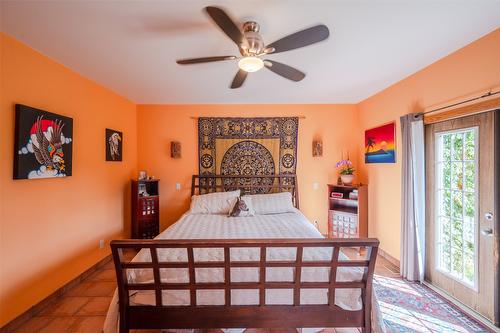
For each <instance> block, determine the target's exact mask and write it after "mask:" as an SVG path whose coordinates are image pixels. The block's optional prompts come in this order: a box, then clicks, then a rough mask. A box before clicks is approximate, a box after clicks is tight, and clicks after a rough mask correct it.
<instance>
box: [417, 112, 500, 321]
mask: <svg viewBox="0 0 500 333" xmlns="http://www.w3.org/2000/svg"><path fill="white" fill-rule="evenodd" d="M493 117H494V114H493V112H489V113H483V114H479V115H474V116H468V117H464V118H459V119H454V120H448V121H444V122H440V123H436V124H432V125H427V126H426V179H427V184H426V187H427V189H426V252H427V259H426V280H427V281H428V282H430V283H431V284H433V285H434V286H436V287H438V288H440V289H442V290H443V291H445V292H446V293H448V294H449V295H450V296H452V297H454V298H456V299H457V300H459V301H460V302H462V303H463V304H465V305H466V306H468V307H470V308H471V309H473V310H475V311H476V312H478V313H479V314H481V315H483V316H484V317H486V318H488V319H489V320H491V321H493V319H494V299H495V295H494V274H495V271H494V267H495V258H494V255H493V253H494V237H493V236H492V235H493V225H494V223H493V222H494V221H493V220H494V216H493V209H494V205H495V202H494V187H493V184H494V181H493V179H494V148H493V142H494V131H493Z"/></svg>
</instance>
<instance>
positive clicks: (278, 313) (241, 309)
mask: <svg viewBox="0 0 500 333" xmlns="http://www.w3.org/2000/svg"><path fill="white" fill-rule="evenodd" d="M378 245H379V241H378V240H377V239H239V240H235V239H232V240H214V239H206V240H115V241H112V242H111V249H112V253H113V260H114V263H115V268H116V275H117V282H118V292H119V301H120V306H119V309H120V332H128V331H129V329H161V328H163V329H184V328H199V329H203V328H205V329H206V328H299V327H360V328H362V329H363V331H364V332H370V331H371V301H372V279H373V272H374V269H375V260H376V257H377V250H378ZM320 247H321V248H330V249H331V250H329V251H331V252H332V258H331V260H322V261H310V260H306V259H305V257H304V256H303V253H304V249H306V248H320ZM343 247H365V248H366V249H367V251H366V256H365V257H364V258H363V259H361V260H342V259H340V258H339V251H340V250H341V248H343ZM166 248H182V249H186V251H187V261H185V262H173V261H166V262H162V261H161V260H159V255H158V252H157V250H158V249H166ZM208 248H212V249H213V248H217V249H221V250H220V251H223V253H224V256H223V258H222V259H221V261H197V260H195V259H196V258H195V255H194V251H195V249H208ZM235 248H255V249H259V251H260V259H259V260H255V261H232V260H231V249H235ZM270 248H291V249H293V252H294V253H296V255H295V259H294V260H289V261H276V260H269V258H268V256H267V255H266V253H267V252H268V251H272V250H269V249H270ZM127 249H130V250H132V249H135V250H137V249H149V251H150V253H151V261H150V262H131V261H130V260H126V259H125V256H124V250H127ZM312 250H314V249H312ZM255 251H257V250H255ZM309 251H310V250H309ZM242 267H243V268H245V267H253V268H255V269H258V271H259V281H256V282H233V281H231V268H242ZM271 267H282V268H291V269H293V274H294V281H291V282H269V281H267V280H266V268H271ZM303 267H304V268H305V267H313V268H314V267H328V268H330V274H329V281H327V282H304V281H302V279H301V274H302V268H303ZM337 267H351V268H356V267H357V268H358V269H361V270H362V272H363V273H362V279H361V280H359V281H342V282H339V281H337ZM165 268H179V269H184V270H185V269H187V270H188V272H189V282H187V283H166V282H164V281H162V280H161V278H160V270H161V269H165ZM198 268H219V269H221V268H222V269H223V271H224V281H223V282H217V283H198V282H197V281H196V278H195V275H196V274H195V272H196V269H198ZM130 269H149V270H152V271H153V276H154V281H153V282H152V283H134V281H131V280H129V279H128V276H127V270H130ZM307 288H315V289H324V290H327V291H328V292H327V295H328V296H327V298H328V301H327V304H321V305H304V304H301V290H304V289H307ZM346 288H349V289H353V288H354V289H360V290H361V297H362V303H363V308H362V309H361V310H359V311H347V310H343V309H342V308H340V307H338V306H337V305H335V304H334V302H335V290H337V289H346ZM207 289H211V290H223V291H224V304H223V305H210V306H207V305H198V304H197V291H199V290H207ZM241 289H253V290H258V295H259V297H258V304H256V305H232V304H231V291H232V290H241ZM271 289H289V290H293V302H292V303H293V304H290V305H269V304H268V303H270V302H269V300H266V290H271ZM137 290H141V291H144V290H148V291H150V292H151V291H152V292H154V295H155V300H156V305H152V306H136V305H132V304H131V303H130V300H129V292H130V291H137ZM165 290H185V291H189V295H190V304H189V305H184V306H166V305H164V304H162V291H165Z"/></svg>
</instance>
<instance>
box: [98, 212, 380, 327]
mask: <svg viewBox="0 0 500 333" xmlns="http://www.w3.org/2000/svg"><path fill="white" fill-rule="evenodd" d="M322 237H323V236H322V235H321V234H320V232H319V231H318V230H317V229H316V228H315V227H314V226H313V225H312V224H311V223H310V222H309V221H308V220H307V219H306V218H305V216H304V215H303V214H302V213H301V212H300V211H299V210H295V211H293V212H289V213H283V214H272V215H256V216H252V217H227V216H225V215H208V214H190V213H189V212H188V213H186V214H184V215H183V216H182V218H181V219H180V220H179V221H178V222H176V223H175V224H173V225H172V226H170V227H169V228H168V229H166V230H165V231H163V232H162V233H161V234H160V235H158V236H157V237H156V238H157V239H244V238H247V239H249V238H254V239H266V238H322ZM295 251H296V249H295V248H286V247H283V248H281V247H280V248H268V249H267V251H266V255H267V260H268V261H273V260H295V255H296V252H295ZM331 255H332V249H331V248H314V247H312V248H304V252H303V260H304V261H312V260H314V261H321V260H330V259H331ZM230 256H231V260H232V261H258V260H259V256H260V253H259V249H257V248H232V249H231V252H230ZM158 257H159V260H160V261H169V262H185V261H187V251H186V249H159V250H158ZM194 258H195V261H223V260H224V254H223V250H222V249H217V248H209V249H195V250H194ZM342 259H347V258H346V257H345V256H344V254H342V253H340V260H342ZM150 260H151V258H150V253H149V250H147V249H145V250H141V251H140V252H139V253H138V254H137V256H136V257H135V258H134V259H133V261H135V262H140V261H150ZM195 274H196V281H197V282H212V283H213V282H223V281H224V270H223V268H197V269H196V273H195ZM362 275H363V272H362V271H361V270H360V269H359V268H353V267H339V268H338V271H337V281H360V280H361V279H362ZM160 276H161V280H162V282H167V283H168V282H169V283H186V282H188V278H189V277H188V271H187V269H179V268H175V269H174V268H172V269H162V270H161V272H160ZM293 278H294V271H293V268H282V267H272V268H267V271H266V280H267V281H273V282H290V281H293ZM128 279H129V281H130V282H134V283H149V282H153V274H152V271H151V270H145V269H141V270H139V269H137V270H131V271H129V273H128ZM258 279H259V272H258V268H250V267H249V268H232V269H231V281H232V282H257V281H258ZM328 279H329V268H328V267H303V271H302V274H301V280H302V281H303V282H327V281H328ZM327 292H328V290H327V289H302V290H301V296H300V302H301V304H326V303H327ZM130 295H131V296H130V302H131V304H133V305H154V304H155V295H154V292H153V291H132V292H131V294H130ZM196 297H197V304H199V305H222V304H224V290H198V291H197V295H196ZM162 301H163V304H164V305H181V306H182V305H189V302H190V296H189V291H187V290H186V291H184V290H165V291H163V294H162ZM258 301H259V293H258V290H233V291H232V293H231V304H233V305H254V304H258ZM375 303H376V302H375ZM266 304H268V305H271V304H272V305H276V304H293V289H267V290H266ZM335 304H336V305H338V306H339V307H341V308H343V309H345V310H360V309H361V308H362V300H361V290H360V289H337V290H336V291H335ZM374 305H375V306H376V304H374ZM377 309H378V306H377ZM377 309H375V310H377ZM117 319H118V312H117V298H116V293H115V297H114V298H113V300H112V302H111V305H110V309H109V311H108V316H107V318H106V324H105V328H104V332H105V333H109V332H116V323H117ZM377 322H378V320H377ZM374 326H376V325H374ZM378 331H383V329H379V330H378Z"/></svg>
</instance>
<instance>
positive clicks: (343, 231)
mask: <svg viewBox="0 0 500 333" xmlns="http://www.w3.org/2000/svg"><path fill="white" fill-rule="evenodd" d="M328 237H329V238H359V237H368V186H366V185H333V184H328Z"/></svg>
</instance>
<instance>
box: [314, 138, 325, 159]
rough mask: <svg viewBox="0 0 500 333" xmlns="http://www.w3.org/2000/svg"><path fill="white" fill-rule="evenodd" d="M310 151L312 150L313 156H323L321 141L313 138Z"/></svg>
mask: <svg viewBox="0 0 500 333" xmlns="http://www.w3.org/2000/svg"><path fill="white" fill-rule="evenodd" d="M312 151H313V157H321V156H323V141H321V140H314V141H313V146H312Z"/></svg>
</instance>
